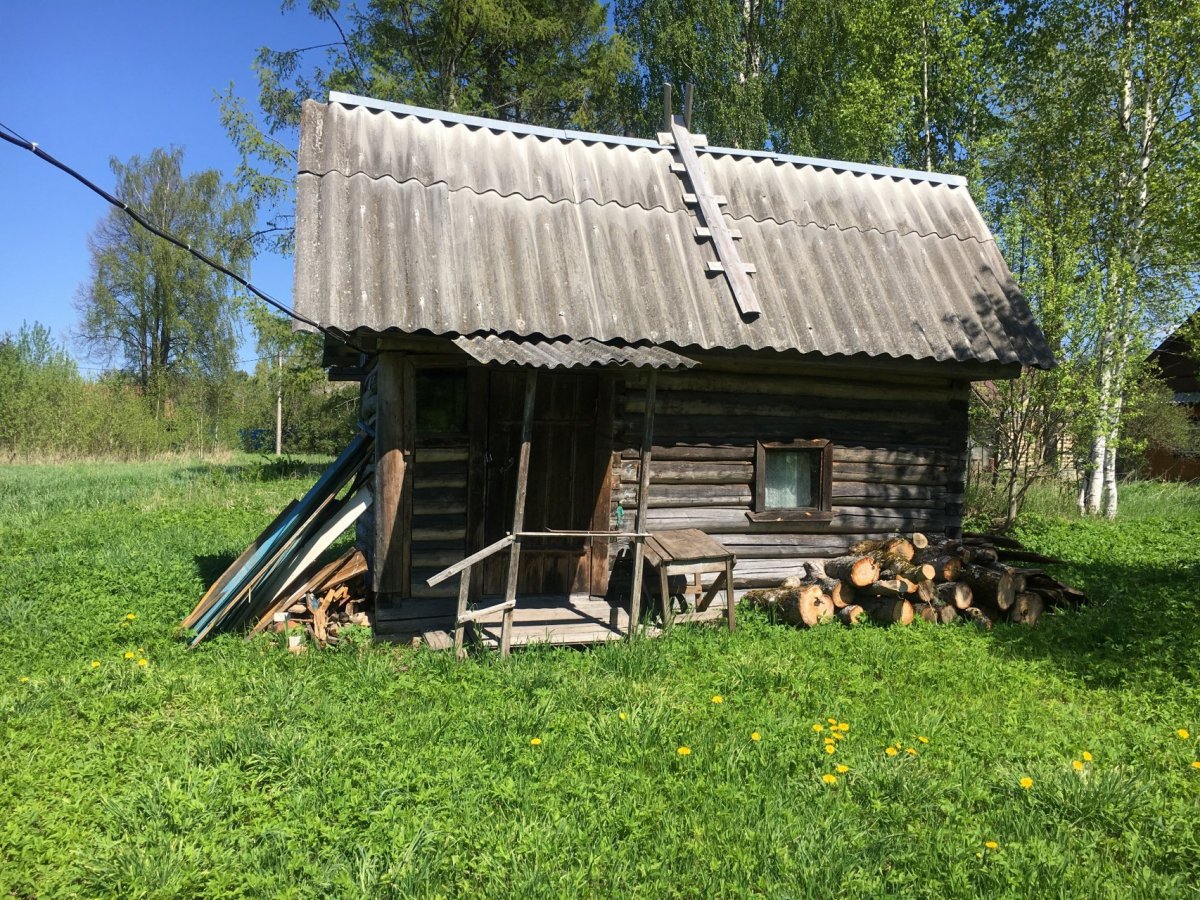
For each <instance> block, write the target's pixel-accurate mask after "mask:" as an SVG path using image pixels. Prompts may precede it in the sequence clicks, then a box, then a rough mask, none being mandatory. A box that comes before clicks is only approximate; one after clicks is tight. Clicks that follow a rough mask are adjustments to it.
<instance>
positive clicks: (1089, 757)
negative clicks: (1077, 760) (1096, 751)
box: [1083, 750, 1092, 762]
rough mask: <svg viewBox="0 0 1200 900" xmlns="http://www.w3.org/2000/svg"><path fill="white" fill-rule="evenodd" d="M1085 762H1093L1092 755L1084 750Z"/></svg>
mask: <svg viewBox="0 0 1200 900" xmlns="http://www.w3.org/2000/svg"><path fill="white" fill-rule="evenodd" d="M1083 761H1084V762H1091V761H1092V754H1090V753H1088V752H1087V751H1086V750H1084V751H1083Z"/></svg>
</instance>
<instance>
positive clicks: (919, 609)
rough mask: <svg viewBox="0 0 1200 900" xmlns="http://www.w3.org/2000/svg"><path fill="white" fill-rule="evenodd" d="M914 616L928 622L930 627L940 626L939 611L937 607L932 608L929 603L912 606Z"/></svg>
mask: <svg viewBox="0 0 1200 900" xmlns="http://www.w3.org/2000/svg"><path fill="white" fill-rule="evenodd" d="M912 608H913V616H914V617H915V618H918V619H921V620H922V621H925V622H928V623H929V624H930V625H936V624H938V611H937V607H936V606H931V605H930V604H928V603H914V604H913V605H912Z"/></svg>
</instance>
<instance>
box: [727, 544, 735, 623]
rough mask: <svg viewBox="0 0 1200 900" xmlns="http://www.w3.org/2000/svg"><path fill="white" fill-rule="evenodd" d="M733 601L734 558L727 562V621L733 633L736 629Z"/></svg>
mask: <svg viewBox="0 0 1200 900" xmlns="http://www.w3.org/2000/svg"><path fill="white" fill-rule="evenodd" d="M735 602H736V601H735V600H734V599H733V557H730V558H729V559H727V560H725V621H726V622H728V623H729V630H730V631H733V629H734V628H735V627H736V624H735V622H734V615H735V613H734V605H735Z"/></svg>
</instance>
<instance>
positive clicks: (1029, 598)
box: [1008, 591, 1046, 625]
mask: <svg viewBox="0 0 1200 900" xmlns="http://www.w3.org/2000/svg"><path fill="white" fill-rule="evenodd" d="M1045 609H1046V604H1045V603H1044V602H1043V600H1042V597H1041V595H1040V594H1036V593H1034V592H1032V591H1022V592H1021V593H1019V594H1017V598H1016V600H1014V601H1013V605H1012V606H1011V607H1009V610H1008V620H1009V621H1010V622H1015V623H1017V624H1018V625H1036V624H1037V622H1038V619H1040V618H1041V617H1042V613H1043V612H1044V611H1045Z"/></svg>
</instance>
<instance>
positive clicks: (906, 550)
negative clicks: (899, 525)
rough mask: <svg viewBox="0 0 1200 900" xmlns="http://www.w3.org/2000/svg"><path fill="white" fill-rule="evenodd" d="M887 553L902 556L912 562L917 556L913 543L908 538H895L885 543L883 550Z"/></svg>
mask: <svg viewBox="0 0 1200 900" xmlns="http://www.w3.org/2000/svg"><path fill="white" fill-rule="evenodd" d="M881 549H882V550H883V551H884V552H885V553H890V554H891V555H892V556H902V557H904V559H906V560H909V561H911V560H912V558H913V557H914V556H915V555H916V552H917V550H916V548H915V547H914V546H913V544H912V541H910V540H909V539H908V538H902V537H894V538H892V539H891V540H888V541H884V544H883V547H882V548H881Z"/></svg>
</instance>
